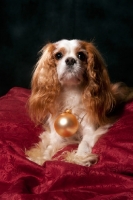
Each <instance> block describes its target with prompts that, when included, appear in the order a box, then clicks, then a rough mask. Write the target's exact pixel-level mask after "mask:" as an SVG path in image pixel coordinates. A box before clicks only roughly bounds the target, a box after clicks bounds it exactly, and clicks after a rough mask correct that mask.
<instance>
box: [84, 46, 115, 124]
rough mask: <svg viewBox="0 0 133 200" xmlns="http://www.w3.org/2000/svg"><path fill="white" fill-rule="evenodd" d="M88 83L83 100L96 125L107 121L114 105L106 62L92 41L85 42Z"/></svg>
mask: <svg viewBox="0 0 133 200" xmlns="http://www.w3.org/2000/svg"><path fill="white" fill-rule="evenodd" d="M85 49H86V51H87V54H88V58H87V69H86V73H87V77H88V84H87V85H86V88H85V90H84V94H83V101H84V103H85V105H86V108H87V110H88V113H91V119H92V121H93V122H94V123H95V124H97V125H104V124H106V123H108V117H107V116H108V114H109V112H110V111H111V110H112V109H113V107H114V105H115V98H114V95H113V92H112V86H111V83H110V79H109V76H108V72H107V69H106V64H105V62H104V59H103V58H102V56H101V54H100V52H99V51H98V50H97V49H96V47H95V46H94V45H93V44H92V43H85Z"/></svg>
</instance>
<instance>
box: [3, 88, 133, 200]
mask: <svg viewBox="0 0 133 200" xmlns="http://www.w3.org/2000/svg"><path fill="white" fill-rule="evenodd" d="M29 94H30V91H29V90H27V89H23V88H13V89H11V90H10V91H9V92H8V93H7V95H5V96H3V97H1V98H0V199H10V200H12V199H14V200H41V199H48V200H73V199H75V200H87V199H93V200H114V199H117V200H118V199H120V200H127V199H128V200H129V199H133V102H130V103H128V104H127V105H126V106H125V108H124V111H123V113H122V116H121V117H120V119H119V120H118V121H117V122H116V123H115V124H114V125H113V126H112V127H111V129H110V130H109V131H108V133H107V134H106V135H104V136H103V137H102V138H101V139H100V140H99V141H98V142H97V144H96V145H95V147H94V149H93V152H95V153H97V154H99V161H98V163H97V164H95V165H93V166H91V167H82V166H78V165H75V164H70V163H65V162H63V161H59V160H58V161H54V160H53V161H47V162H46V163H45V164H44V165H43V166H39V165H37V164H35V163H33V162H31V161H29V160H27V159H26V158H25V154H24V151H25V148H29V147H30V146H31V145H32V144H33V143H35V142H38V135H39V134H40V132H41V131H42V129H41V128H40V127H35V125H34V124H33V123H32V122H31V121H30V119H29V117H28V114H27V111H26V102H27V98H28V97H29ZM67 148H68V149H71V148H74V146H69V147H67Z"/></svg>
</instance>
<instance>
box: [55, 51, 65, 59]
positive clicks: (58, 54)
mask: <svg viewBox="0 0 133 200" xmlns="http://www.w3.org/2000/svg"><path fill="white" fill-rule="evenodd" d="M62 57H63V54H62V53H61V52H58V53H56V54H55V58H56V60H59V59H61V58H62Z"/></svg>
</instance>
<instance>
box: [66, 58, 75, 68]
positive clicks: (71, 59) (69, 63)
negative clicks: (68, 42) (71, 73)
mask: <svg viewBox="0 0 133 200" xmlns="http://www.w3.org/2000/svg"><path fill="white" fill-rule="evenodd" d="M65 62H66V64H67V65H68V66H73V65H74V64H75V63H76V60H75V59H74V58H72V57H69V58H67V59H66V60H65Z"/></svg>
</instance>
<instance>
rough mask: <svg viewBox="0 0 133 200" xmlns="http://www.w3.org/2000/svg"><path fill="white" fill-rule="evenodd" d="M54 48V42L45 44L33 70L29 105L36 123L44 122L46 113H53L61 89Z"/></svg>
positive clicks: (31, 115)
mask: <svg viewBox="0 0 133 200" xmlns="http://www.w3.org/2000/svg"><path fill="white" fill-rule="evenodd" d="M54 50H55V46H54V44H53V43H49V44H47V45H46V46H44V48H43V49H42V50H41V51H40V52H41V53H42V55H41V57H40V59H39V61H38V62H37V64H36V66H35V70H34V72H33V77H32V82H31V96H30V98H29V102H28V107H29V114H30V117H31V119H32V120H33V121H34V122H35V123H36V124H42V123H43V121H44V119H45V117H46V115H47V114H48V113H52V111H53V110H52V109H53V108H54V101H55V98H56V96H57V95H58V93H59V91H60V84H59V81H58V78H57V72H56V65H55V59H54V55H53V52H54Z"/></svg>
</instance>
